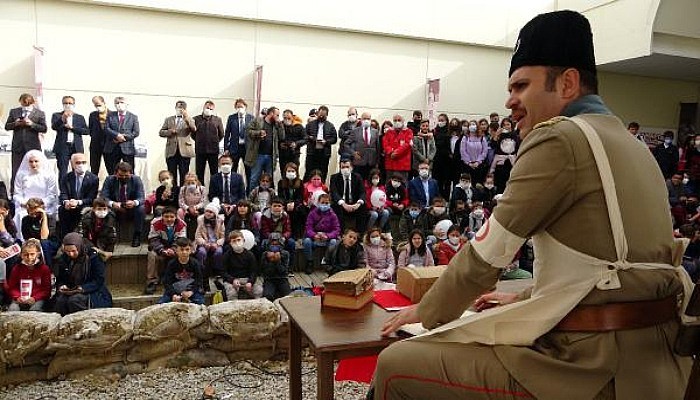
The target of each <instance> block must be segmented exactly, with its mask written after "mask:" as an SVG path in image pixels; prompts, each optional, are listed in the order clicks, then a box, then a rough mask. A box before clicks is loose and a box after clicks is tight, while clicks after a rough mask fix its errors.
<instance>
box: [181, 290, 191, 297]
mask: <svg viewBox="0 0 700 400" xmlns="http://www.w3.org/2000/svg"><path fill="white" fill-rule="evenodd" d="M180 295H182V297H184V298H186V299H189V298H190V297H192V291H191V290H185V291H184V292H182V293H180Z"/></svg>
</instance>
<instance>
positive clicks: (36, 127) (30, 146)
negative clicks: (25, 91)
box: [5, 105, 46, 153]
mask: <svg viewBox="0 0 700 400" xmlns="http://www.w3.org/2000/svg"><path fill="white" fill-rule="evenodd" d="M22 112H23V111H22V107H17V108H13V109H12V110H10V114H9V115H8V117H7V123H5V130H6V131H13V133H12V151H13V152H15V153H26V152H28V151H29V150H41V142H40V141H39V134H40V133H44V132H46V115H45V114H44V112H43V111H41V110H39V109H38V108H36V105H35V106H34V108H33V109H32V112H31V113H29V119H30V120H31V121H32V123H33V125H32V126H25V125H22V126H20V125H17V123H16V122H15V121H16V120H17V119H21V118H22Z"/></svg>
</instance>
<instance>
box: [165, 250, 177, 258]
mask: <svg viewBox="0 0 700 400" xmlns="http://www.w3.org/2000/svg"><path fill="white" fill-rule="evenodd" d="M162 253H163V255H164V256H166V257H172V256H174V255H175V251H174V250H173V249H165V250H163V251H162Z"/></svg>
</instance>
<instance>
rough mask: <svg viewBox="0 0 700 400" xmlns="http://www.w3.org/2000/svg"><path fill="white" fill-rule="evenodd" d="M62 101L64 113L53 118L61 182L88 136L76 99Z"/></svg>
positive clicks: (59, 113)
mask: <svg viewBox="0 0 700 400" xmlns="http://www.w3.org/2000/svg"><path fill="white" fill-rule="evenodd" d="M61 101H62V103H63V111H62V112H57V113H54V114H53V115H52V116H51V129H53V130H55V131H56V139H55V140H54V143H53V152H54V153H55V154H56V165H57V166H58V181H59V182H61V181H63V178H64V177H65V176H66V174H67V173H68V171H67V169H68V160H69V159H70V158H71V156H72V155H73V154H74V153H82V152H83V138H82V135H87V134H88V127H87V124H86V123H85V118H84V117H83V116H82V115H80V114H76V113H75V98H74V97H73V96H63V99H62V100H61ZM98 172H99V171H98ZM70 232H72V230H71V231H70Z"/></svg>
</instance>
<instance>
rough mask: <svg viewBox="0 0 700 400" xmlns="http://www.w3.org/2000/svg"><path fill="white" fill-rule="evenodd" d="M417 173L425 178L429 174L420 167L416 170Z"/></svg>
mask: <svg viewBox="0 0 700 400" xmlns="http://www.w3.org/2000/svg"><path fill="white" fill-rule="evenodd" d="M418 175H420V177H421V178H423V179H425V178H427V177H428V176H429V175H430V171H429V170H427V169H425V168H421V169H419V170H418Z"/></svg>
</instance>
